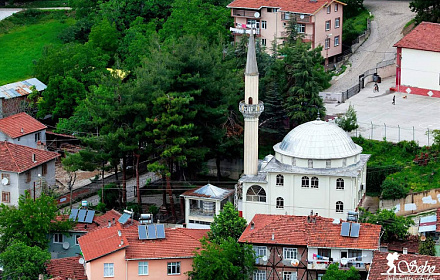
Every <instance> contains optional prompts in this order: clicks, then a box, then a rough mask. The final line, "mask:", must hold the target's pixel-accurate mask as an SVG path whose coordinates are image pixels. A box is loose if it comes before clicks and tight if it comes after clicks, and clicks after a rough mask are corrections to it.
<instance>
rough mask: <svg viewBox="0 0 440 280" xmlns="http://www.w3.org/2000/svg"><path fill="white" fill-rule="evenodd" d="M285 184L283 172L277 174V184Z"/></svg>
mask: <svg viewBox="0 0 440 280" xmlns="http://www.w3.org/2000/svg"><path fill="white" fill-rule="evenodd" d="M283 185H284V176H283V175H281V174H278V175H277V186H283Z"/></svg>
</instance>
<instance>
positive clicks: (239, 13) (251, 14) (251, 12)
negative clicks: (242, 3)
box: [232, 9, 260, 18]
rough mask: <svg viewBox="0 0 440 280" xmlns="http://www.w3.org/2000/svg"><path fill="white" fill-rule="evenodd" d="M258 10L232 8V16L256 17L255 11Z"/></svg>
mask: <svg viewBox="0 0 440 280" xmlns="http://www.w3.org/2000/svg"><path fill="white" fill-rule="evenodd" d="M256 12H258V13H260V12H259V11H258V10H244V9H232V16H233V17H246V18H256V17H255V13H256Z"/></svg>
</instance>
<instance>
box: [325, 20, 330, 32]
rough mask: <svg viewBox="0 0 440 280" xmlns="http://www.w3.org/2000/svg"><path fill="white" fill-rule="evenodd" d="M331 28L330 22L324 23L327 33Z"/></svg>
mask: <svg viewBox="0 0 440 280" xmlns="http://www.w3.org/2000/svg"><path fill="white" fill-rule="evenodd" d="M330 27H331V20H327V21H326V22H325V31H329V30H330Z"/></svg>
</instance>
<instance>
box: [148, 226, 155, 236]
mask: <svg viewBox="0 0 440 280" xmlns="http://www.w3.org/2000/svg"><path fill="white" fill-rule="evenodd" d="M147 232H148V239H156V238H157V236H156V227H155V226H154V225H147Z"/></svg>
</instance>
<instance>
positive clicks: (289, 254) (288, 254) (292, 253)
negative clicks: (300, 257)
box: [283, 248, 297, 260]
mask: <svg viewBox="0 0 440 280" xmlns="http://www.w3.org/2000/svg"><path fill="white" fill-rule="evenodd" d="M296 255H297V250H296V248H283V259H285V260H294V259H296Z"/></svg>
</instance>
